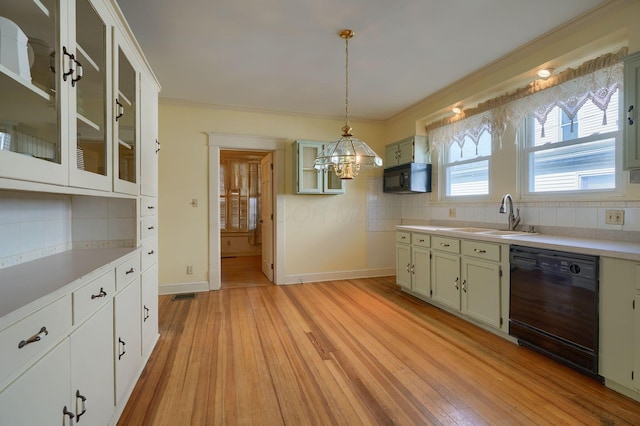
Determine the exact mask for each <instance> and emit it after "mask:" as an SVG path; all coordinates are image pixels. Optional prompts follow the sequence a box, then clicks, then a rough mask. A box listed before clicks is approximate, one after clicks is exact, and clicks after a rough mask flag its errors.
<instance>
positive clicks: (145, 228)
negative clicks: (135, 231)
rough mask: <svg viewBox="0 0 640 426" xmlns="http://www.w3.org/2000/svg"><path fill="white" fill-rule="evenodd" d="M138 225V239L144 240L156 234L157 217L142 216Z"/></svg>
mask: <svg viewBox="0 0 640 426" xmlns="http://www.w3.org/2000/svg"><path fill="white" fill-rule="evenodd" d="M140 223H141V228H140V239H142V240H144V239H145V238H147V237H150V236H152V235H156V234H157V233H158V216H144V217H143V218H142V220H141V221H140Z"/></svg>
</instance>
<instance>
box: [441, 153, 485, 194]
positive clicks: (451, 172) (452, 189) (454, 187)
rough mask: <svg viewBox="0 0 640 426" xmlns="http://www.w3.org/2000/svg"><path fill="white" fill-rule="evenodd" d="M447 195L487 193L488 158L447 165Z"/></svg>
mask: <svg viewBox="0 0 640 426" xmlns="http://www.w3.org/2000/svg"><path fill="white" fill-rule="evenodd" d="M446 170H447V172H446V182H447V196H448V197H455V196H462V195H487V194H489V160H481V161H476V162H473V163H466V164H460V165H452V166H448V167H447V169H446Z"/></svg>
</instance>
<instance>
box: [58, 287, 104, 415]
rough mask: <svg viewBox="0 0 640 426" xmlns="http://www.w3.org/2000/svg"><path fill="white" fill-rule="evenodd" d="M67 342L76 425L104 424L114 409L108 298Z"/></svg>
mask: <svg viewBox="0 0 640 426" xmlns="http://www.w3.org/2000/svg"><path fill="white" fill-rule="evenodd" d="M111 279H112V280H113V275H111ZM69 341H70V344H71V398H72V399H73V401H74V402H73V404H72V407H73V412H74V414H75V422H76V423H78V424H80V425H82V424H87V425H106V424H108V423H109V420H110V419H111V417H112V415H113V410H114V407H115V402H114V396H113V393H114V370H113V368H114V366H113V301H112V298H111V297H110V298H109V300H108V302H107V304H105V306H103V307H102V308H101V309H100V310H99V311H98V312H97V313H96V314H95V315H93V316H92V317H91V318H89V319H88V320H87V321H86V322H85V323H83V324H82V325H81V326H80V327H79V328H78V329H77V330H76V331H74V332H73V333H72V334H71V336H70V337H69Z"/></svg>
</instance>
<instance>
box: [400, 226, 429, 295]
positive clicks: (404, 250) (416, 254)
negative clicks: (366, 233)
mask: <svg viewBox="0 0 640 426" xmlns="http://www.w3.org/2000/svg"><path fill="white" fill-rule="evenodd" d="M430 241H431V240H430V236H429V235H427V234H418V233H410V232H402V231H399V232H396V282H397V284H399V285H400V286H402V287H403V288H405V289H407V290H410V291H412V292H414V293H417V294H419V295H421V296H424V297H430V293H431V262H430V257H431V252H430V251H429V246H430ZM409 243H410V244H409Z"/></svg>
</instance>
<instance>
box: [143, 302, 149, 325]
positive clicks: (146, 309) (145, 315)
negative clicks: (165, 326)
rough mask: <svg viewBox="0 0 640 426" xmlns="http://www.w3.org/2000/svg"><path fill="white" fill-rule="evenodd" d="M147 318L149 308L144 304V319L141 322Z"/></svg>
mask: <svg viewBox="0 0 640 426" xmlns="http://www.w3.org/2000/svg"><path fill="white" fill-rule="evenodd" d="M148 319H149V308H147V306H146V305H145V306H144V319H143V320H142V322H146V321H147V320H148Z"/></svg>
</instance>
